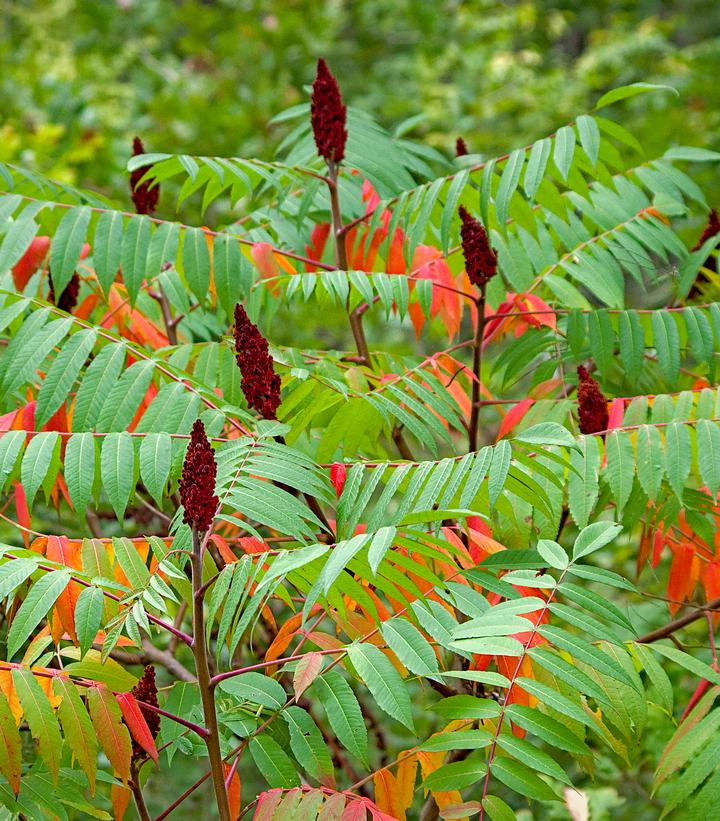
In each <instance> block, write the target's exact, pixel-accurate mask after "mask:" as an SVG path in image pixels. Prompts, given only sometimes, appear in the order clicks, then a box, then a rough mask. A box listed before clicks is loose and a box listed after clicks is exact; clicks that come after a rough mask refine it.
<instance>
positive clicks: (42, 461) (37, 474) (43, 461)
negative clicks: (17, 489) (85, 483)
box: [20, 431, 60, 505]
mask: <svg viewBox="0 0 720 821" xmlns="http://www.w3.org/2000/svg"><path fill="white" fill-rule="evenodd" d="M59 457H60V435H59V434H58V433H57V432H56V431H45V432H42V433H36V434H35V435H34V436H33V438H32V439H31V440H30V444H29V445H28V446H27V448H26V449H25V454H24V456H23V459H22V465H21V467H20V481H21V482H22V485H23V488H24V489H25V496H26V497H27V501H28V505H32V502H33V499H34V498H35V494H36V493H37V492H38V490H39V488H40V487H41V486H44V487H45V492H46V494H47V492H48V490H49V487H48V486H52V483H53V482H54V481H55V476H56V475H57V472H58V469H59V467H60V461H59Z"/></svg>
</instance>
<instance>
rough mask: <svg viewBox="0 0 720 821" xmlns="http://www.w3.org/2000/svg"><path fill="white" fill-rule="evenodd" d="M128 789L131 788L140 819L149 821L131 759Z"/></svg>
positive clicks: (136, 773)
mask: <svg viewBox="0 0 720 821" xmlns="http://www.w3.org/2000/svg"><path fill="white" fill-rule="evenodd" d="M130 789H131V790H132V794H133V798H134V799H135V807H136V808H137V812H138V816H139V818H140V821H151V819H150V813H149V812H148V808H147V805H146V804H145V798H144V797H143V794H142V789H141V788H140V781H139V779H138V771H137V768H136V766H135V762H134V761H133V762H132V764H131V769H130Z"/></svg>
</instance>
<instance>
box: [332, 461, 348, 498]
mask: <svg viewBox="0 0 720 821" xmlns="http://www.w3.org/2000/svg"><path fill="white" fill-rule="evenodd" d="M346 476H347V468H346V467H345V465H343V464H341V463H340V462H335V464H334V465H332V466H331V468H330V481H331V482H332V483H333V485H334V486H335V493H337V496H338V498H340V494H341V493H342V491H343V487H345V477H346Z"/></svg>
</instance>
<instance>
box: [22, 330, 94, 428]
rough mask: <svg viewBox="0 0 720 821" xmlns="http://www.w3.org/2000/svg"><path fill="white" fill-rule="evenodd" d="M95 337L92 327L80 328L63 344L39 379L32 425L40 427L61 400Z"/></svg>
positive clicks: (64, 396)
mask: <svg viewBox="0 0 720 821" xmlns="http://www.w3.org/2000/svg"><path fill="white" fill-rule="evenodd" d="M96 339H97V331H96V330H95V329H94V328H83V329H82V330H80V331H78V332H77V333H76V334H73V335H72V336H71V337H70V339H68V341H67V342H66V343H65V344H64V345H63V347H62V349H61V350H60V353H59V354H58V355H57V356H56V357H55V359H54V360H53V363H52V365H51V366H50V370H49V371H48V373H47V376H46V377H45V379H44V380H43V383H42V385H41V387H40V391H39V393H38V397H37V406H36V408H35V425H36V428H41V427H42V426H43V425H44V424H45V423H46V422H47V421H48V419H50V417H51V416H52V415H53V414H54V413H55V411H56V410H57V409H58V408H59V407H60V405H61V404H62V403H63V402H65V400H66V399H67V398H68V394H69V393H70V389H71V388H72V386H73V384H74V383H75V380H76V379H77V377H78V375H79V374H80V370H81V368H82V366H83V365H84V363H85V360H86V359H87V357H88V355H89V354H90V351H92V349H93V346H94V345H95V340H96Z"/></svg>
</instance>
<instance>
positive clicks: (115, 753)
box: [88, 684, 132, 782]
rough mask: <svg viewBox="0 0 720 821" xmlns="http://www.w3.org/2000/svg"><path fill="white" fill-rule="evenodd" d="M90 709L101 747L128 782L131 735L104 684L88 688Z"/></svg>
mask: <svg viewBox="0 0 720 821" xmlns="http://www.w3.org/2000/svg"><path fill="white" fill-rule="evenodd" d="M88 708H89V710H90V718H91V719H92V723H93V727H94V728H95V732H96V733H97V737H98V741H99V742H100V746H101V747H102V749H103V751H104V752H105V755H106V756H107V758H108V761H109V762H110V763H111V764H112V766H113V769H114V770H115V771H116V772H117V773H118V775H119V776H120V778H121V779H122V780H123V781H125V782H127V781H128V779H129V778H130V757H131V755H132V743H131V741H130V733H129V732H128V728H127V727H126V726H125V725H124V724H123V723H122V713H121V712H120V707H119V706H118V704H117V702H116V701H115V699H114V698H113V694H112V693H111V692H110V690H109V689H108V688H107V687H106V686H105V685H104V684H98V685H95V686H93V687H89V688H88Z"/></svg>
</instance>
